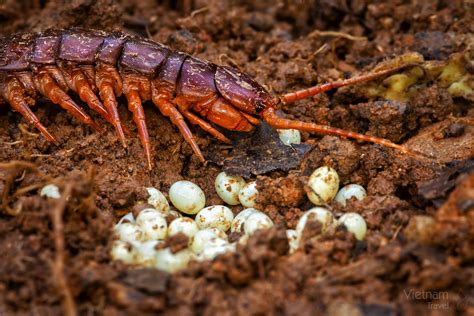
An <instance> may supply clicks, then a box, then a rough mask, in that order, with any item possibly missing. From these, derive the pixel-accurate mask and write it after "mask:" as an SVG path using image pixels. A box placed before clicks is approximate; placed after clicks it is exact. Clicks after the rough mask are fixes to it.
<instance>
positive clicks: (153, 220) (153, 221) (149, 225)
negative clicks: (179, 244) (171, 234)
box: [136, 209, 168, 240]
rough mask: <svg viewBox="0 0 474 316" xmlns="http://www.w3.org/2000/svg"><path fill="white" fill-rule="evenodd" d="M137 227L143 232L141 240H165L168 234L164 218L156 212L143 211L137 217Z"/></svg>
mask: <svg viewBox="0 0 474 316" xmlns="http://www.w3.org/2000/svg"><path fill="white" fill-rule="evenodd" d="M136 222H137V225H138V226H139V227H140V229H141V230H142V232H143V240H158V239H165V238H166V234H167V233H168V224H167V223H166V218H165V217H164V216H163V215H162V214H161V213H160V212H158V211H156V210H154V211H150V210H149V209H146V210H143V211H141V212H140V214H138V216H137V221H136Z"/></svg>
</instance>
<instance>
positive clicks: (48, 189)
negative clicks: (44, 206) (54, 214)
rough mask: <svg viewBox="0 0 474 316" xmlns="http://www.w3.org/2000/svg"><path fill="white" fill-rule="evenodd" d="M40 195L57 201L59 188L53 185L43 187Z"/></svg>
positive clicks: (59, 194) (59, 196) (59, 195)
mask: <svg viewBox="0 0 474 316" xmlns="http://www.w3.org/2000/svg"><path fill="white" fill-rule="evenodd" d="M40 195H41V196H44V197H47V198H50V199H54V200H58V199H59V198H61V193H59V188H58V186H57V185H55V184H48V185H45V186H44V187H43V188H42V189H41V191H40Z"/></svg>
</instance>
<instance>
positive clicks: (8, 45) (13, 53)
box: [0, 34, 34, 71]
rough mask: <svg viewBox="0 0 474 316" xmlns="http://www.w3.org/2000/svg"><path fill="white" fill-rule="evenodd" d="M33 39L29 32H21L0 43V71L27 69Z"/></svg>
mask: <svg viewBox="0 0 474 316" xmlns="http://www.w3.org/2000/svg"><path fill="white" fill-rule="evenodd" d="M33 43H34V39H33V36H32V35H31V34H22V35H18V36H15V37H13V38H11V39H10V40H5V42H3V43H1V44H0V71H2V70H10V71H20V70H26V69H28V67H29V65H30V63H29V59H30V56H31V53H32V52H33Z"/></svg>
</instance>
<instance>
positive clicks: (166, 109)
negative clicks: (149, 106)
mask: <svg viewBox="0 0 474 316" xmlns="http://www.w3.org/2000/svg"><path fill="white" fill-rule="evenodd" d="M153 103H154V104H155V105H156V106H157V107H158V109H159V110H160V112H161V114H163V115H164V116H168V117H169V118H170V119H171V122H172V123H173V124H174V125H176V126H177V127H178V129H179V131H180V132H181V134H182V135H183V137H184V139H185V140H186V141H187V142H188V144H189V145H190V146H191V148H192V149H193V151H194V153H195V154H196V155H197V156H198V157H199V160H201V161H202V162H204V161H205V159H204V156H203V155H202V153H201V150H200V149H199V146H198V144H197V143H196V140H195V139H194V136H193V134H192V132H191V131H190V130H189V127H188V125H187V124H186V122H185V121H184V118H183V116H182V115H181V113H180V112H179V111H178V110H177V109H176V108H175V107H174V106H173V104H171V103H170V102H169V101H167V100H166V99H163V98H160V97H154V98H153Z"/></svg>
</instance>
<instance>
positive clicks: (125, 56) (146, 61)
mask: <svg viewBox="0 0 474 316" xmlns="http://www.w3.org/2000/svg"><path fill="white" fill-rule="evenodd" d="M168 53H169V51H168V50H167V49H166V48H165V47H164V46H160V45H158V44H149V43H146V42H136V41H127V42H126V43H125V46H124V48H123V51H122V58H121V59H120V66H122V68H124V69H129V70H133V71H138V72H140V73H142V74H145V75H149V76H154V75H155V73H156V71H157V68H158V67H159V66H160V65H161V63H162V62H163V60H164V59H165V58H166V56H167V55H168Z"/></svg>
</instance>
